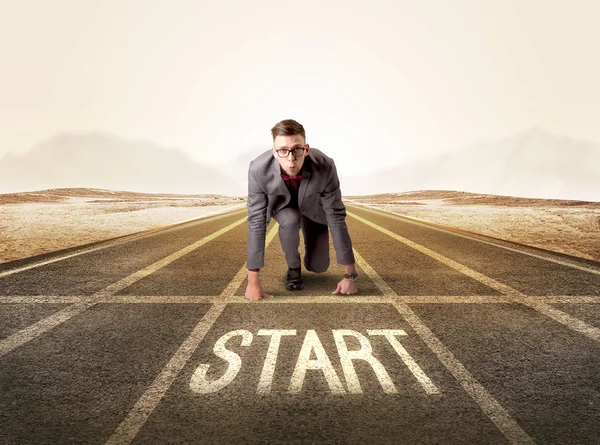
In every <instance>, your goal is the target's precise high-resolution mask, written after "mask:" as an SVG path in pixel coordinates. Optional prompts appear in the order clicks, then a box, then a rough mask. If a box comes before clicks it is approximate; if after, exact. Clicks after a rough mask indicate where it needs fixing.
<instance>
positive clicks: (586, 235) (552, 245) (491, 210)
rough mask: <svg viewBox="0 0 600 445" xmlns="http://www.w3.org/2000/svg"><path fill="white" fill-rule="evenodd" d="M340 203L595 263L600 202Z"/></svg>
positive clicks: (427, 197) (424, 194) (456, 196)
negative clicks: (355, 204) (378, 210)
mask: <svg viewBox="0 0 600 445" xmlns="http://www.w3.org/2000/svg"><path fill="white" fill-rule="evenodd" d="M345 199H346V201H347V202H349V203H351V202H355V203H361V204H366V205H369V206H373V207H375V208H379V209H382V210H387V211H390V212H394V213H397V214H399V215H404V216H408V217H411V218H416V219H420V220H425V221H429V222H432V223H436V224H440V225H444V226H448V227H454V228H458V229H461V230H466V231H469V232H474V233H477V234H481V235H485V236H490V237H494V238H499V239H501V240H506V241H511V242H516V243H520V244H525V245H528V246H533V247H538V248H542V249H546V250H551V251H554V252H559V253H564V254H567V255H572V256H576V257H580V258H585V259H588V260H594V261H600V202H589V201H573V200H570V201H569V200H557V199H530V198H517V197H511V196H497V195H482V194H475V193H467V192H455V191H445V190H427V191H416V192H405V193H389V194H381V195H369V196H348V197H345Z"/></svg>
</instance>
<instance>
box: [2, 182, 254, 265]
mask: <svg viewBox="0 0 600 445" xmlns="http://www.w3.org/2000/svg"><path fill="white" fill-rule="evenodd" d="M245 205H246V198H245V197H227V196H221V195H171V194H144V193H133V192H115V191H110V190H98V189H53V190H44V191H40V192H27V193H11V194H0V263H4V262H8V261H13V260H17V259H21V258H26V257H30V256H34V255H39V254H42V253H47V252H53V251H56V250H60V249H66V248H69V247H75V246H80V245H82V244H87V243H91V242H95V241H102V240H105V239H110V238H114V237H118V236H122V235H129V234H132V233H136V232H140V231H144V230H148V229H154V228H157V227H163V226H167V225H170V224H175V223H178V222H182V221H187V220H190V219H195V218H200V217H204V216H208V215H213V214H217V213H223V212H226V211H228V210H232V209H235V208H242V207H245Z"/></svg>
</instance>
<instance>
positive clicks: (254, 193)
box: [246, 162, 268, 269]
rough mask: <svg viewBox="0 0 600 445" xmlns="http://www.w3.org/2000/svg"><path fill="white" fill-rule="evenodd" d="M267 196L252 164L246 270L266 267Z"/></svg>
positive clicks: (250, 170)
mask: <svg viewBox="0 0 600 445" xmlns="http://www.w3.org/2000/svg"><path fill="white" fill-rule="evenodd" d="M267 204H268V199H267V194H266V193H265V192H264V191H263V190H262V189H261V188H260V186H259V184H258V182H257V180H256V174H255V172H254V171H253V170H252V162H250V166H249V168H248V203H247V207H248V246H247V254H246V268H248V269H260V268H262V267H263V266H264V265H265V238H266V233H267Z"/></svg>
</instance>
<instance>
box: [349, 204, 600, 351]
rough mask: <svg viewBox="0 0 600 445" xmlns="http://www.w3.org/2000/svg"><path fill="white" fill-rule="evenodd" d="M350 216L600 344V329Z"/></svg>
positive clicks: (384, 229) (377, 226)
mask: <svg viewBox="0 0 600 445" xmlns="http://www.w3.org/2000/svg"><path fill="white" fill-rule="evenodd" d="M348 214H349V215H351V216H352V217H353V218H356V219H358V220H359V221H361V222H363V223H365V224H367V225H368V226H370V227H373V228H374V229H376V230H378V231H380V232H382V233H385V234H386V235H388V236H390V237H392V238H394V239H395V240H398V241H400V242H401V243H403V244H406V245H407V246H409V247H412V248H413V249H415V250H418V251H419V252H421V253H424V254H425V255H427V256H429V257H431V258H433V259H435V260H437V261H439V262H440V263H442V264H445V265H446V266H448V267H450V268H452V269H454V270H457V271H458V272H460V273H462V274H464V275H466V276H468V277H471V278H473V279H474V280H477V281H479V282H480V283H483V284H485V285H486V286H488V287H490V288H492V289H495V290H497V291H498V292H500V293H502V294H504V295H506V296H507V297H508V300H509V301H514V302H517V303H521V304H524V305H526V306H529V307H530V308H532V309H534V310H536V311H538V312H540V313H542V314H544V315H546V316H548V317H551V318H552V319H553V320H555V321H557V322H559V323H561V324H562V325H564V326H566V327H568V328H569V329H572V330H574V331H576V332H579V333H581V334H583V335H585V336H586V337H588V338H591V339H592V340H594V341H597V342H600V328H596V327H594V326H591V325H589V324H587V323H585V322H584V321H581V320H579V319H577V318H575V317H573V316H571V315H568V314H566V313H564V312H562V311H559V310H558V309H555V308H553V307H551V306H548V305H547V304H546V303H539V302H535V303H534V302H532V301H531V300H530V299H529V298H528V297H527V296H526V295H525V294H522V293H521V292H519V291H518V290H516V289H513V288H512V287H510V286H508V285H506V284H504V283H501V282H499V281H496V280H494V279H493V278H490V277H488V276H486V275H484V274H482V273H479V272H477V271H475V270H473V269H471V268H469V267H467V266H465V265H463V264H461V263H458V262H456V261H454V260H451V259H450V258H448V257H445V256H443V255H440V254H439V253H437V252H435V251H433V250H431V249H428V248H427V247H424V246H421V245H420V244H417V243H415V242H414V241H411V240H409V239H407V238H404V237H403V236H400V235H398V234H396V233H394V232H392V231H390V230H388V229H386V228H384V227H381V226H379V225H377V224H375V223H373V222H371V221H369V220H366V219H364V218H362V217H360V216H358V215H355V214H353V213H350V212H348ZM386 286H387V285H386ZM388 287H389V286H388Z"/></svg>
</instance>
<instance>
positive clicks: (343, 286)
mask: <svg viewBox="0 0 600 445" xmlns="http://www.w3.org/2000/svg"><path fill="white" fill-rule="evenodd" d="M357 292H358V283H357V282H356V281H352V280H350V279H348V278H344V279H343V280H342V281H340V282H339V283H338V285H337V288H336V289H335V290H334V291H333V292H332V293H334V294H338V293H341V294H348V295H350V294H355V293H357Z"/></svg>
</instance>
